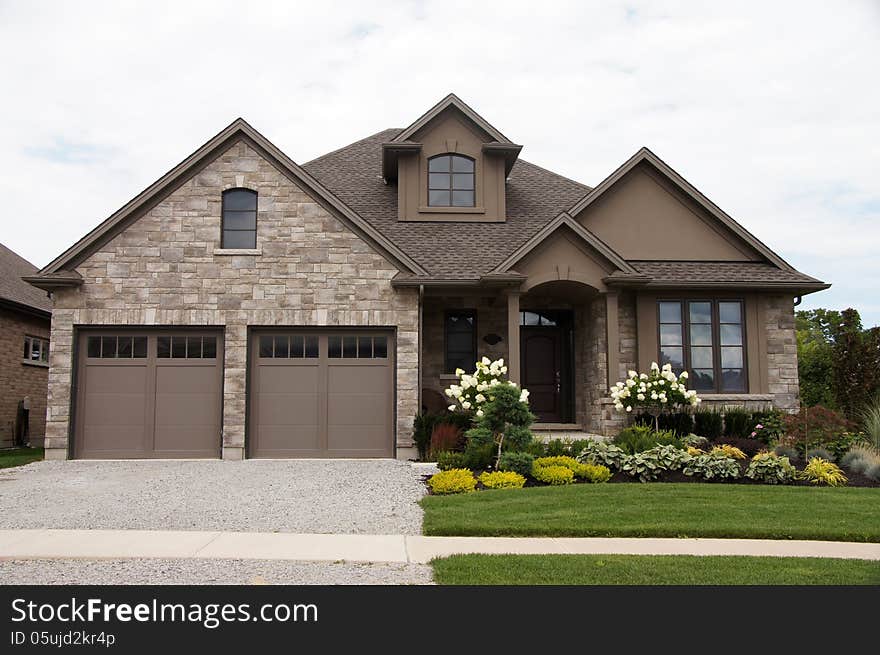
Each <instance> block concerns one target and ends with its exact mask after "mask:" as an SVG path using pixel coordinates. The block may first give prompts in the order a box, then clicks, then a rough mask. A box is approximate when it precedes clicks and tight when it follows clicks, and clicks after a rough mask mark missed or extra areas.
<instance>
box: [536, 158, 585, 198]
mask: <svg viewBox="0 0 880 655" xmlns="http://www.w3.org/2000/svg"><path fill="white" fill-rule="evenodd" d="M519 161H521V162H522V163H524V164H528V165H529V166H534V167H535V168H539V169H541V170H542V171H544V172H545V173H550V175H554V176H556V177H558V178H561V179H563V180H566V181H567V182H571V183H572V184H577V185H578V186H579V187H583V188H584V189H586V190H587V191H592V190H593V187H591V186H590V185H589V184H584V183H583V182H578V181H577V180H575V179H574V178H571V177H568V176H567V175H563V174H562V173H557V172H556V171H551V170H550V169H549V168H544V167H543V166H539V165H538V164H536V163H535V162H532V161H529V160H528V159H523V158H522V157H520V158H519Z"/></svg>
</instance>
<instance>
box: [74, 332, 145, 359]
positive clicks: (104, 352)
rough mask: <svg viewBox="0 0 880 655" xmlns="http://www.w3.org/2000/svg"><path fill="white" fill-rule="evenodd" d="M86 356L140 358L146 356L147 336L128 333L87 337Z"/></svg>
mask: <svg viewBox="0 0 880 655" xmlns="http://www.w3.org/2000/svg"><path fill="white" fill-rule="evenodd" d="M87 349H88V353H87V354H88V356H89V357H93V358H98V359H142V358H144V357H146V356H147V338H146V337H132V336H128V335H118V336H103V337H89V341H88V347H87Z"/></svg>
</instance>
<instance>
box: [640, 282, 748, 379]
mask: <svg viewBox="0 0 880 655" xmlns="http://www.w3.org/2000/svg"><path fill="white" fill-rule="evenodd" d="M663 302H677V303H680V307H681V331H682V335H681V348H682V360H683V361H682V365H683V366H684V370H685V371H688V373H690V372H691V368H692V367H691V366H690V364H691V361H690V360H691V352H690V350H691V335H690V307H689V306H688V303H691V302H708V303H710V304H711V306H712V309H711V311H712V319H711V320H712V323H711V328H712V373H713V378H714V386H713V388H712V389H703V390H698V393H701V394H730V395H742V394H748V393H751V392H750V391H749V352H748V351H749V340H748V335H747V332H746V331H747V325H746V323H747V322H748V321H747V318H746V299H745V298H743V297H740V296H735V297H724V296H720V297H719V296H692V297H683V296H677V297H664V296H658V297H657V299H656V301H655V316H656V320H657V326H656V337H657V353H656V354H657V359H656V361H658V362H659V361H660V359H661V356H660V353H661V349H662V343H661V340H662V337H661V335H660V327H661V321H660V303H663ZM722 302H736V303H739V308H740V328H741V330H742V346H741V348H742V356H743V364H742V375H743V383H744V384H743V389H742V390H739V391H730V390H722V388H721V382H722V375H721V373H722V369H721V316H720V311H719V308H718V304H719V303H722ZM734 347H735V346H734ZM688 387H689V388H691V389H693V387H691V386H690V385H688Z"/></svg>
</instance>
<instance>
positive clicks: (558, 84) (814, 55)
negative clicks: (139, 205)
mask: <svg viewBox="0 0 880 655" xmlns="http://www.w3.org/2000/svg"><path fill="white" fill-rule="evenodd" d="M540 7H541V11H535V4H534V3H533V2H493V3H473V2H457V1H455V2H452V1H444V2H433V1H426V2H390V1H384V2H382V1H380V2H370V3H363V2H336V3H290V2H283V1H279V2H254V3H248V4H244V3H240V2H228V1H227V2H201V3H200V2H186V3H181V2H152V3H118V2H108V3H98V2H90V3H66V2H55V3H3V4H0V59H2V61H4V62H5V66H4V72H3V89H4V94H3V95H4V99H5V101H4V102H3V103H2V104H0V118H2V119H3V120H0V149H2V159H0V162H2V163H0V170H2V175H0V192H2V197H3V213H2V215H0V220H2V222H3V233H2V240H3V242H4V243H6V244H7V245H9V246H10V247H11V248H13V249H14V250H16V251H18V252H20V253H21V254H22V255H24V256H25V257H27V258H29V259H31V260H32V261H33V262H34V263H36V264H38V265H43V264H46V263H47V262H48V261H49V260H51V259H52V258H53V257H54V256H56V255H57V254H58V253H60V252H61V251H63V250H64V249H65V248H67V247H68V246H69V245H70V244H71V243H73V242H74V241H75V240H76V239H78V238H79V237H81V236H82V235H83V234H84V233H85V232H86V231H88V230H89V229H91V228H92V227H93V226H94V225H96V224H97V223H99V222H100V221H101V220H103V219H104V218H106V216H108V215H109V214H110V213H112V212H113V211H114V210H115V209H117V208H118V207H120V206H121V205H122V204H124V203H125V202H126V201H127V200H129V199H130V198H131V197H132V196H134V195H135V194H136V193H138V192H139V191H140V190H141V189H143V188H144V187H145V186H147V185H148V184H149V183H151V182H152V181H153V180H155V179H156V178H158V177H159V176H160V175H161V174H162V173H164V172H165V171H166V170H168V169H169V168H170V167H171V166H173V165H174V164H176V163H177V162H178V161H180V160H181V159H183V158H184V157H185V156H186V155H187V154H189V153H190V152H191V151H192V150H194V149H195V148H196V147H198V146H199V145H200V144H201V143H203V142H204V141H206V140H207V139H208V138H210V137H211V136H212V135H213V134H215V133H216V132H218V131H219V130H220V129H221V128H222V127H224V126H225V125H227V124H228V123H229V122H230V121H231V120H232V119H233V118H235V117H236V116H239V115H241V116H244V117H245V118H246V119H247V120H248V121H249V122H251V124H253V125H254V126H255V127H256V128H257V129H259V130H260V131H261V132H263V133H264V134H265V135H266V136H268V137H269V138H270V139H271V140H272V141H274V142H275V143H276V144H277V145H278V146H279V147H281V148H282V149H284V150H285V151H286V152H287V153H288V154H290V155H291V156H292V157H293V159H294V160H296V161H300V162H304V161H307V160H309V159H311V158H313V157H315V156H317V155H319V154H321V153H323V152H326V151H329V150H332V149H334V148H336V147H339V146H341V145H344V144H345V143H348V142H350V141H353V140H355V139H358V138H361V137H363V136H366V135H368V134H372V133H374V132H376V131H379V130H381V129H384V128H386V127H395V126H403V125H406V124H407V123H409V122H410V121H412V120H413V119H414V118H416V117H417V116H418V115H420V114H421V113H422V112H423V111H424V110H425V109H427V108H428V107H429V106H431V105H432V104H433V103H434V102H436V101H437V100H438V99H440V98H441V97H442V96H443V95H445V94H446V93H447V92H449V91H455V92H456V93H458V94H459V95H460V96H462V97H463V98H464V99H465V100H466V101H467V102H468V103H470V104H471V105H473V106H474V107H475V108H476V109H477V110H478V111H479V112H480V113H481V114H483V115H484V116H485V117H486V118H487V119H488V120H489V121H491V122H492V123H493V124H495V125H496V126H497V127H498V128H499V129H501V130H502V131H503V132H504V133H505V134H507V136H509V137H510V138H511V139H513V140H515V141H517V142H519V143H522V144H524V145H525V149H524V152H523V157H524V158H525V159H528V160H530V161H534V162H535V163H538V164H540V165H543V166H546V167H548V168H550V169H552V170H556V171H558V172H560V173H563V174H565V175H568V176H570V177H573V178H575V179H578V180H581V181H584V182H586V183H589V184H596V183H598V182H599V181H600V180H601V179H602V178H603V177H605V176H606V175H607V174H609V173H610V172H611V171H612V170H613V169H614V168H616V167H617V166H618V165H619V164H620V163H621V162H622V161H624V160H625V159H626V158H627V157H629V155H631V154H632V153H633V152H634V151H635V150H636V149H638V147H640V146H642V145H647V146H649V147H650V148H651V149H652V150H654V151H655V152H656V153H657V154H659V155H660V156H661V157H662V158H663V159H664V160H666V161H667V162H668V163H669V164H670V165H672V166H673V167H674V168H675V169H676V170H678V171H679V172H680V173H682V174H683V175H684V176H685V177H686V178H688V179H689V180H690V181H691V182H692V183H694V184H695V185H696V186H697V187H698V188H700V189H701V190H702V191H703V192H704V193H706V195H708V196H709V197H710V198H712V199H713V200H714V201H715V202H716V203H717V204H719V205H720V206H721V207H723V208H724V209H725V210H726V211H727V212H728V213H730V214H731V215H733V216H734V217H735V218H736V219H737V220H739V221H740V222H741V223H742V224H743V225H745V226H746V227H747V228H748V229H749V230H751V231H752V232H754V233H755V234H756V235H758V236H759V238H761V239H762V240H764V241H765V242H767V243H768V244H769V245H770V246H771V247H773V248H774V249H776V250H777V251H778V252H779V253H780V254H781V255H782V256H783V257H785V258H786V259H788V260H789V261H791V262H792V263H793V264H795V265H796V266H798V267H799V268H801V269H802V270H804V271H805V272H807V273H810V274H812V275H815V276H817V277H820V278H822V279H826V280H828V281H831V282H833V283H834V287H833V288H832V290H831V291H828V292H824V293H822V294H816V295H815V296H809V297H807V298H806V299H805V303H804V305H805V306H810V305H822V306H831V307H838V308H842V307H844V306H846V305H854V306H856V307H857V308H859V309H861V310H862V311H863V314H864V317H865V319H866V320H865V322H866V323H867V324H877V323H880V307H878V306H877V303H875V302H873V301H872V300H871V298H872V297H875V296H877V289H878V282H880V272H878V266H877V265H876V263H875V261H876V252H877V251H878V248H880V182H878V174H877V171H878V170H880V113H878V111H877V108H878V106H880V88H878V85H877V84H874V83H873V82H872V80H873V79H874V78H875V77H876V70H875V69H876V62H877V61H880V38H878V37H880V8H878V7H880V6H878V4H877V3H875V2H871V1H865V2H848V3H835V4H834V6H833V7H831V6H830V5H828V4H827V3H812V2H778V3H768V2H761V3H736V4H735V5H730V3H678V2H627V3H609V2H602V3H587V2H552V1H551V2H545V3H542V4H541V6H540ZM10 63H11V64H12V65H10Z"/></svg>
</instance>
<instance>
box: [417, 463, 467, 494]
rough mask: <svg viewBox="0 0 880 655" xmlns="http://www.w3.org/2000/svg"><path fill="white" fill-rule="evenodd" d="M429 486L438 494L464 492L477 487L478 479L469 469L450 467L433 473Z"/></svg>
mask: <svg viewBox="0 0 880 655" xmlns="http://www.w3.org/2000/svg"><path fill="white" fill-rule="evenodd" d="M428 486H429V487H430V488H431V491H432V492H433V493H435V494H438V495H444V494H462V493H470V492H471V491H473V490H474V489H476V487H477V480H476V478H474V474H473V473H472V472H471V471H470V470H468V469H450V470H448V471H440V472H439V473H435V474H434V475H432V476H431V477H430V478H429V479H428Z"/></svg>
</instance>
